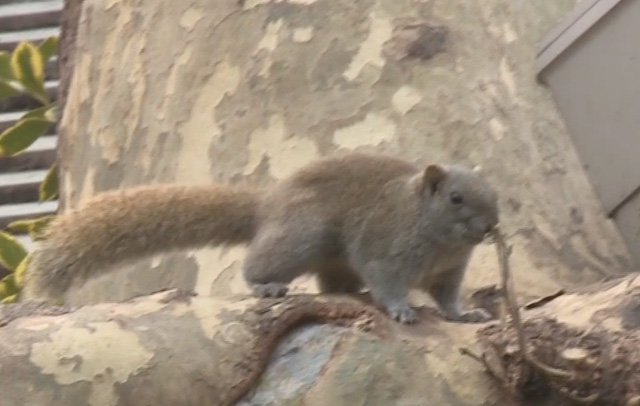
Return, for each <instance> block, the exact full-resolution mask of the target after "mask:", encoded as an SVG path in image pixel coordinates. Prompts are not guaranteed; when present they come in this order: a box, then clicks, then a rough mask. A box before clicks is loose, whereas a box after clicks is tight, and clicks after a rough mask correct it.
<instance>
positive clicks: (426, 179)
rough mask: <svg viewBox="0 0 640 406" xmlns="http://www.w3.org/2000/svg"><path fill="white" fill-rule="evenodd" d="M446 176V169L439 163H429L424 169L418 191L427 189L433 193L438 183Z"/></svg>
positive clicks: (421, 191)
mask: <svg viewBox="0 0 640 406" xmlns="http://www.w3.org/2000/svg"><path fill="white" fill-rule="evenodd" d="M446 177H447V170H446V169H445V168H443V167H442V166H440V165H429V166H427V168H426V169H425V170H424V174H423V175H422V182H421V184H420V193H424V192H425V191H426V190H429V192H431V194H433V193H435V191H436V189H438V186H439V185H440V183H441V182H442V181H443V180H444V178H446Z"/></svg>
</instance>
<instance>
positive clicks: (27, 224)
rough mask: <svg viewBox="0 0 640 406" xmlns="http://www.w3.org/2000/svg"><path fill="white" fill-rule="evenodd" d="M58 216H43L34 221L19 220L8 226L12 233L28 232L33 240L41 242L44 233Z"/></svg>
mask: <svg viewBox="0 0 640 406" xmlns="http://www.w3.org/2000/svg"><path fill="white" fill-rule="evenodd" d="M55 217H56V216H54V215H49V216H42V217H39V218H37V219H32V220H19V221H14V222H13V223H9V225H8V226H7V228H8V229H10V230H11V231H28V232H29V233H30V234H31V239H32V240H34V241H37V240H40V239H41V238H42V237H43V236H44V235H43V233H44V231H45V229H46V228H47V226H48V225H49V223H51V220H53V219H54V218H55Z"/></svg>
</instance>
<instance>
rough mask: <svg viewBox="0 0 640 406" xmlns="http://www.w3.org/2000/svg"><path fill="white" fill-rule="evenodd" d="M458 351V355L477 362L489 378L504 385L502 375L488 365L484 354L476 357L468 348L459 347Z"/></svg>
mask: <svg viewBox="0 0 640 406" xmlns="http://www.w3.org/2000/svg"><path fill="white" fill-rule="evenodd" d="M458 350H459V351H460V354H462V355H466V356H467V357H469V358H472V359H474V360H476V361H478V362H479V363H480V364H482V366H484V369H485V370H486V371H487V373H488V374H489V375H491V377H493V378H494V379H496V380H497V381H499V382H501V383H504V373H500V372H498V371H496V369H495V368H494V367H493V365H491V364H490V363H489V360H487V355H486V354H485V353H484V352H483V353H482V355H478V354H476V353H475V352H473V351H472V350H470V349H469V348H465V347H461V348H459V349H458Z"/></svg>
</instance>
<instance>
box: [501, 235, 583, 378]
mask: <svg viewBox="0 0 640 406" xmlns="http://www.w3.org/2000/svg"><path fill="white" fill-rule="evenodd" d="M493 238H494V241H495V243H496V250H497V252H498V265H499V267H500V275H501V279H502V295H503V297H504V301H505V305H506V307H507V311H508V312H509V314H510V316H511V319H512V321H513V325H514V328H515V330H516V334H517V338H518V344H519V345H520V351H521V352H522V357H523V358H524V359H525V360H526V361H527V362H528V363H529V364H531V365H532V366H533V367H534V368H535V369H537V370H538V371H539V372H540V373H542V374H544V375H547V376H552V377H556V378H570V377H572V376H573V374H571V373H570V372H567V371H564V370H561V369H557V368H554V367H551V366H549V365H545V364H543V363H542V362H540V361H538V360H537V359H535V357H534V356H533V355H532V354H531V353H530V352H529V350H528V347H527V342H526V339H525V337H524V330H523V328H522V320H521V319H520V310H519V309H518V305H517V303H516V300H515V297H514V291H513V282H512V280H511V272H510V268H509V256H511V250H512V247H508V246H507V244H506V243H505V239H504V236H503V235H502V232H501V230H500V228H499V227H496V228H495V229H494V231H493Z"/></svg>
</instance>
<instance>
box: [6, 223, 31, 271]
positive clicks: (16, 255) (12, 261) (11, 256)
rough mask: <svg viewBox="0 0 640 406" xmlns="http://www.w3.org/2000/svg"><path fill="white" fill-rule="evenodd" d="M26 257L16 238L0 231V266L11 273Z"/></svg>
mask: <svg viewBox="0 0 640 406" xmlns="http://www.w3.org/2000/svg"><path fill="white" fill-rule="evenodd" d="M26 256H27V249H26V248H25V247H24V246H23V245H22V244H20V241H18V240H17V239H16V237H14V236H12V235H11V234H9V233H5V232H4V231H0V265H2V266H3V267H5V268H7V269H8V270H9V271H13V270H15V269H16V267H17V266H18V265H19V264H20V261H22V260H23V259H24V258H25V257H26Z"/></svg>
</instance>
